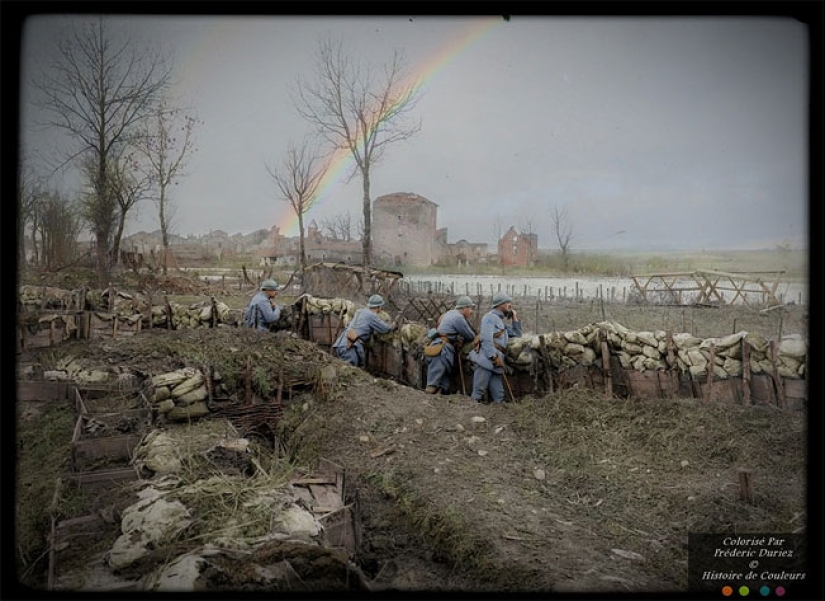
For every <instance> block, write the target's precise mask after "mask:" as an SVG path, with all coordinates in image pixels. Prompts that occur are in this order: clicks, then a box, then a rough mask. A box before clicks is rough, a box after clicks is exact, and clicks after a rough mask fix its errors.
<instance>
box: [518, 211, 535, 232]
mask: <svg viewBox="0 0 825 601" xmlns="http://www.w3.org/2000/svg"><path fill="white" fill-rule="evenodd" d="M518 230H519V233H520V234H526V235H528V236H529V235H531V234H533V233H535V228H534V226H533V218H532V217H531V216H530V215H525V216H522V217H519V220H518Z"/></svg>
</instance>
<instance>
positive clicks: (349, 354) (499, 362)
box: [243, 280, 521, 403]
mask: <svg viewBox="0 0 825 601" xmlns="http://www.w3.org/2000/svg"><path fill="white" fill-rule="evenodd" d="M279 290H280V288H279V286H278V283H277V282H276V281H275V280H264V281H263V282H262V283H261V286H260V290H259V291H258V292H257V293H256V294H255V295H254V296H253V297H252V299H251V300H250V302H249V305H247V307H246V309H245V310H244V321H243V323H244V325H245V326H246V327H250V328H255V329H257V330H259V331H268V329H269V325H270V324H273V323H275V322H276V321H278V319H279V318H280V315H281V309H280V307H279V305H278V304H277V302H276V297H277V295H278V292H279ZM512 303H513V299H512V298H511V297H510V296H509V295H507V294H505V293H503V292H497V293H495V294H494V295H493V298H492V302H491V305H492V307H491V309H490V311H489V312H487V313H486V314H485V315H484V316H483V317H482V319H481V324H480V330H481V331H480V332H478V333H476V332H474V331H473V328H472V327H471V326H470V323H469V318H470V317H471V316H472V315H473V312H474V311H475V309H476V305H475V303H474V302H473V301H472V299H470V297H469V296H460V297H458V299H457V300H456V303H455V306H454V308H453V309H450V310H449V311H447V312H445V313H444V314H443V315H441V317H440V318H439V319H438V323H437V324H436V327H435V328H431V329H430V330H429V331H428V332H427V339H428V341H427V343H426V344H425V346H424V355H425V358H426V363H427V386H426V388H425V389H424V391H425V392H426V393H427V394H449V392H450V378H451V376H452V374H453V372H454V370H455V369H456V366H458V369H459V370H461V369H462V367H461V360H460V358H459V357H458V353H459V351H460V350H461V348H462V347H463V346H464V344H466V342H467V341H470V340H472V342H473V349H472V350H471V351H470V353H469V355H468V357H469V359H470V361H472V362H473V363H474V364H475V368H474V369H473V390H472V393H471V395H470V398H471V399H473V400H474V401H477V402H479V403H502V402H504V399H505V385H507V388H508V389H509V381H508V380H507V373H508V371H509V368H508V366H507V364H506V354H505V351H506V349H507V343H508V341H509V339H510V337H511V336H513V337H518V336H521V322H520V321H519V318H518V313H517V312H516V311H515V309H513V307H512ZM384 305H385V301H384V299H383V298H382V297H381V295H380V294H373V295H372V296H371V297H370V298H369V300H368V301H367V306H366V307H365V308H362V309H359V310H358V311H356V312H355V315H353V317H352V319H351V320H350V322H349V324H348V325H347V327H346V328H344V329H343V331H342V332H341V334H340V335H339V336H338V338H337V339H336V340H335V342H334V343H333V345H332V352H333V353H334V355H335V356H336V357H338V358H340V359H342V360H344V361H346V362H347V363H349V364H350V365H353V366H355V367H363V366H364V363H365V349H364V344H365V343H366V342H368V341H369V340H370V338H371V337H372V336H373V335H374V334H387V333H389V332H391V331H393V330H396V329H397V328H398V326H399V322H398V321H396V322H394V323H392V324H388V323H386V322H385V321H383V320H382V319H381V318H380V317H379V316H378V314H379V312H380V311H381V308H382V307H383V306H384ZM461 375H462V382H463V373H462V374H461ZM510 395H511V396H512V391H511V390H510Z"/></svg>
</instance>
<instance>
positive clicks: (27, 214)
mask: <svg viewBox="0 0 825 601" xmlns="http://www.w3.org/2000/svg"><path fill="white" fill-rule="evenodd" d="M41 187H42V184H41V183H40V182H39V181H38V180H37V178H36V177H35V175H34V173H33V172H32V171H31V170H30V169H29V168H28V167H27V166H26V163H25V161H23V160H21V161H20V162H19V163H18V164H17V252H18V257H19V261H20V265H21V266H24V265H26V263H27V261H26V229H27V227H29V226H31V228H32V229H36V228H37V223H36V222H35V220H36V219H37V217H38V213H37V211H36V208H37V200H38V198H39V197H40V195H41V194H42V192H41ZM32 252H33V258H34V260H35V262H37V247H36V246H35V247H34V248H33V249H32Z"/></svg>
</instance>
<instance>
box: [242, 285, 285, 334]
mask: <svg viewBox="0 0 825 601" xmlns="http://www.w3.org/2000/svg"><path fill="white" fill-rule="evenodd" d="M280 318H281V307H280V306H278V305H275V307H273V306H272V305H271V304H270V302H269V297H268V296H267V295H266V292H264V291H263V290H259V291H258V292H257V293H255V296H253V297H252V300H250V301H249V304H248V305H247V306H246V309H244V312H243V324H244V325H245V326H246V327H248V328H255V329H257V330H260V331H262V332H265V331H267V330H268V329H269V325H270V324H273V323H275V322H276V321H278V320H279V319H280Z"/></svg>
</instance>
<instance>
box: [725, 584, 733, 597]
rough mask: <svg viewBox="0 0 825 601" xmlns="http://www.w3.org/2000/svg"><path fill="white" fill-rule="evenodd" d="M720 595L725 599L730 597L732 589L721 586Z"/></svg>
mask: <svg viewBox="0 0 825 601" xmlns="http://www.w3.org/2000/svg"><path fill="white" fill-rule="evenodd" d="M722 594H723V595H725V597H730V596H731V595H732V594H733V589H732V588H731V587H729V586H723V587H722Z"/></svg>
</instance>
